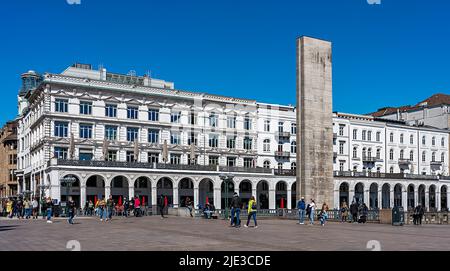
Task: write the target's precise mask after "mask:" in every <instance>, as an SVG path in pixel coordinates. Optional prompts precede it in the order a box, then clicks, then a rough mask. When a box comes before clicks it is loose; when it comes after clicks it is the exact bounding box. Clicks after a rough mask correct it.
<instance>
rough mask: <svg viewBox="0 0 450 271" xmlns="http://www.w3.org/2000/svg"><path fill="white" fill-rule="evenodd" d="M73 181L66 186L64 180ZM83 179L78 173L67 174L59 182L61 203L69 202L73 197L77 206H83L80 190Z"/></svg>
mask: <svg viewBox="0 0 450 271" xmlns="http://www.w3.org/2000/svg"><path fill="white" fill-rule="evenodd" d="M69 179H70V180H73V181H74V182H73V183H72V184H65V183H64V182H63V180H69ZM82 180H83V178H81V177H80V176H79V175H78V174H76V173H66V174H63V175H62V177H61V178H60V179H59V180H58V181H59V187H60V192H61V194H60V195H61V198H60V201H61V202H67V201H68V200H69V198H70V197H71V198H72V199H73V201H74V202H75V204H76V205H77V206H81V198H80V194H81V193H80V192H81V191H80V188H81V183H82Z"/></svg>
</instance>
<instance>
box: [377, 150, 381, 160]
mask: <svg viewBox="0 0 450 271" xmlns="http://www.w3.org/2000/svg"><path fill="white" fill-rule="evenodd" d="M377 159H381V149H377Z"/></svg>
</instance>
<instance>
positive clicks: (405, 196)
mask: <svg viewBox="0 0 450 271" xmlns="http://www.w3.org/2000/svg"><path fill="white" fill-rule="evenodd" d="M402 206H403V210H404V211H407V210H408V190H406V189H405V190H403V191H402Z"/></svg>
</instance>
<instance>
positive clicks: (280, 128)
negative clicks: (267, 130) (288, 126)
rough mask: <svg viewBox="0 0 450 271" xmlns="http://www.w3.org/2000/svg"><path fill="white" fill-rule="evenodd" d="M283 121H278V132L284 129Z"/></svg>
mask: <svg viewBox="0 0 450 271" xmlns="http://www.w3.org/2000/svg"><path fill="white" fill-rule="evenodd" d="M283 126H284V123H283V122H281V121H280V122H278V132H279V133H282V132H283V131H284V127H283Z"/></svg>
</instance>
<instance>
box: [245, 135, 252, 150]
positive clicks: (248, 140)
mask: <svg viewBox="0 0 450 271" xmlns="http://www.w3.org/2000/svg"><path fill="white" fill-rule="evenodd" d="M244 149H245V150H251V149H252V139H251V138H250V137H244Z"/></svg>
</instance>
